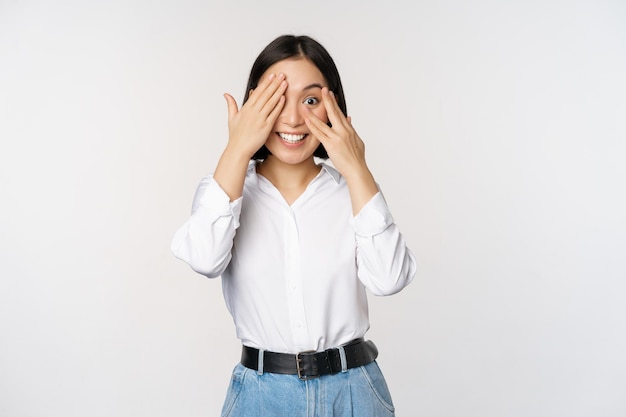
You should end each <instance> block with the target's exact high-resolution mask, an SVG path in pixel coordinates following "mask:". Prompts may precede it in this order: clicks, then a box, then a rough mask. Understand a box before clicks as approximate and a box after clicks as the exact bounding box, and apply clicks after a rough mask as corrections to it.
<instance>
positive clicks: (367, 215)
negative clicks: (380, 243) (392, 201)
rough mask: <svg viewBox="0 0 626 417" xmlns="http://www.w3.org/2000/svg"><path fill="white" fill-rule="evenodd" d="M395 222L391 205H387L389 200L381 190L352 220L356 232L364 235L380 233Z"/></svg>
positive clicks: (369, 235)
mask: <svg viewBox="0 0 626 417" xmlns="http://www.w3.org/2000/svg"><path fill="white" fill-rule="evenodd" d="M393 222H394V220H393V217H392V216H391V212H390V211H389V207H387V202H386V201H385V198H384V197H383V195H382V193H381V192H380V191H379V192H378V193H376V194H375V195H374V196H373V197H372V198H371V199H370V201H368V202H367V204H365V206H363V208H362V209H361V211H360V212H359V213H358V214H357V215H356V216H354V217H353V218H352V220H351V223H352V227H353V229H354V232H355V233H356V234H357V235H358V236H362V237H371V236H375V235H377V234H380V233H382V232H384V231H385V230H386V229H387V228H388V227H389V226H391V225H392V224H393Z"/></svg>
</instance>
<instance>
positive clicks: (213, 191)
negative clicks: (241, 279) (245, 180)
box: [171, 177, 241, 278]
mask: <svg viewBox="0 0 626 417" xmlns="http://www.w3.org/2000/svg"><path fill="white" fill-rule="evenodd" d="M240 214H241V198H239V199H237V200H235V201H233V202H230V201H229V198H228V195H227V194H226V193H225V192H224V190H222V188H221V187H220V186H219V184H218V183H217V182H216V181H215V180H214V179H213V178H212V177H206V178H204V179H203V180H202V181H201V182H200V185H199V186H198V188H197V190H196V195H195V197H194V201H193V206H192V214H191V217H190V218H189V219H188V220H187V221H186V222H185V223H184V224H183V225H182V226H181V227H180V228H179V229H178V231H177V232H176V234H175V235H174V238H173V239H172V244H171V250H172V253H173V254H174V256H176V257H177V258H179V259H182V260H183V261H185V262H186V263H187V264H189V266H190V267H191V268H192V269H193V270H194V271H196V272H198V273H200V274H202V275H206V276H207V277H209V278H215V277H218V276H220V275H221V274H222V273H223V272H224V270H225V269H226V267H227V266H228V263H229V262H230V260H231V249H232V246H233V238H234V237H235V232H236V230H237V228H238V227H239V216H240Z"/></svg>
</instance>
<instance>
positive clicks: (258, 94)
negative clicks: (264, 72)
mask: <svg viewBox="0 0 626 417" xmlns="http://www.w3.org/2000/svg"><path fill="white" fill-rule="evenodd" d="M284 79H285V75H284V74H282V73H280V74H278V75H276V74H270V75H269V76H267V77H266V78H265V79H264V80H262V81H261V83H260V84H259V85H257V88H255V89H254V90H253V92H252V94H251V95H250V96H249V101H250V104H252V105H259V106H261V107H262V106H264V105H265V104H266V103H267V101H268V100H269V99H270V98H271V97H272V96H273V95H274V93H275V92H276V90H278V89H279V88H280V87H281V85H282V81H283V80H284Z"/></svg>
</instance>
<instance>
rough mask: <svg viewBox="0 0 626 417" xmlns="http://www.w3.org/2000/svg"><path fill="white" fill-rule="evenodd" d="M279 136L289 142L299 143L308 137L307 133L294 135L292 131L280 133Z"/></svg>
mask: <svg viewBox="0 0 626 417" xmlns="http://www.w3.org/2000/svg"><path fill="white" fill-rule="evenodd" d="M278 136H280V138H281V139H282V140H284V141H285V142H287V143H298V142H300V141H301V140H302V139H304V138H305V137H307V135H306V134H304V135H292V134H290V133H278Z"/></svg>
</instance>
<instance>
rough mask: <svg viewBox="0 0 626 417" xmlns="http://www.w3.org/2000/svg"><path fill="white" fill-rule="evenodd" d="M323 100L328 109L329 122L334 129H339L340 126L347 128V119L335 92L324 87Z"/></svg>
mask: <svg viewBox="0 0 626 417" xmlns="http://www.w3.org/2000/svg"><path fill="white" fill-rule="evenodd" d="M322 98H323V100H322V101H323V102H324V107H325V108H326V114H328V120H329V121H330V123H331V124H332V125H333V127H339V126H340V125H341V126H345V120H346V117H345V116H344V114H343V112H342V111H341V109H340V108H339V105H338V104H337V100H335V95H334V94H333V92H332V91H330V90H329V89H328V88H326V87H324V88H323V89H322Z"/></svg>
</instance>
